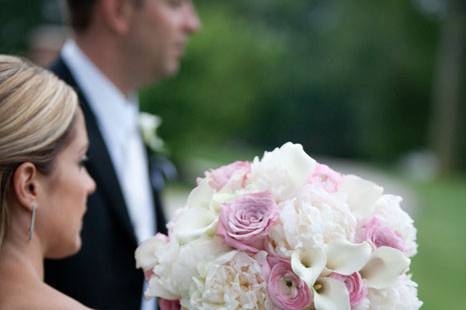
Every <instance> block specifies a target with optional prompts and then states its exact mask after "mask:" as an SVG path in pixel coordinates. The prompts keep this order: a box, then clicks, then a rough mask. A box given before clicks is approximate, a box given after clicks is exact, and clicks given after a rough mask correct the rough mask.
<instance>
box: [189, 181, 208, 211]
mask: <svg viewBox="0 0 466 310" xmlns="http://www.w3.org/2000/svg"><path fill="white" fill-rule="evenodd" d="M213 194H214V190H213V189H212V188H211V187H210V186H209V183H208V182H207V180H206V179H201V181H200V183H199V185H198V186H196V187H195V188H194V189H193V190H192V191H191V193H189V196H188V199H187V202H186V206H187V207H188V208H208V207H209V205H210V201H211V199H212V195H213Z"/></svg>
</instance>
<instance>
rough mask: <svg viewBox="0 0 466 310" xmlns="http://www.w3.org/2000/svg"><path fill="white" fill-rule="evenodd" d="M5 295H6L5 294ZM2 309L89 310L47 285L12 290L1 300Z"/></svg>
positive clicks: (0, 306)
mask: <svg viewBox="0 0 466 310" xmlns="http://www.w3.org/2000/svg"><path fill="white" fill-rule="evenodd" d="M3 297H5V296H3ZM0 309H11V310H23V309H24V310H26V309H27V310H42V309H44V310H45V309H47V310H62V309H76V310H89V308H87V307H86V306H84V305H83V304H81V303H79V302H78V301H76V300H74V299H73V298H71V297H69V296H66V295H65V294H63V293H61V292H59V291H57V290H55V289H54V288H52V287H50V286H48V285H46V284H45V283H44V284H43V285H39V286H37V287H35V288H34V289H32V288H31V289H24V290H20V291H18V292H11V294H9V295H8V297H7V298H2V300H1V301H0Z"/></svg>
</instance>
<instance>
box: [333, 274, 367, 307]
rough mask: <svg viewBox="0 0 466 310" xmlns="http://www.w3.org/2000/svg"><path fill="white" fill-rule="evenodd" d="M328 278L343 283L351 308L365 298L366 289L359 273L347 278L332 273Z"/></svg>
mask: <svg viewBox="0 0 466 310" xmlns="http://www.w3.org/2000/svg"><path fill="white" fill-rule="evenodd" d="M330 277H331V278H334V279H336V280H339V281H342V282H344V283H345V285H346V288H347V289H348V294H349V297H350V304H351V305H352V306H354V305H357V304H359V303H360V302H361V301H362V300H363V299H364V298H365V297H366V296H367V288H366V287H364V285H363V281H362V277H361V274H360V273H359V272H355V273H353V274H351V275H349V276H344V275H341V274H338V273H332V274H331V275H330Z"/></svg>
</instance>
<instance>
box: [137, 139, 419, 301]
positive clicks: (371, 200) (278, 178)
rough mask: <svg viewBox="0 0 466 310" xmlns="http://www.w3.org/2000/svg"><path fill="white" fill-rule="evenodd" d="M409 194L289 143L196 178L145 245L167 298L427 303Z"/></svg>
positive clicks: (149, 269) (148, 269)
mask: <svg viewBox="0 0 466 310" xmlns="http://www.w3.org/2000/svg"><path fill="white" fill-rule="evenodd" d="M400 202H401V198H400V197H398V196H392V195H387V194H383V189H382V188H381V187H379V186H377V185H376V184H374V183H371V182H369V181H366V180H364V179H361V178H359V177H357V176H354V175H342V174H340V173H338V172H336V171H334V170H332V169H330V168H329V167H327V166H325V165H323V164H319V163H317V162H316V161H315V160H313V159H312V158H311V157H309V156H308V155H307V154H306V153H305V152H304V151H303V148H302V146H301V145H299V144H292V143H286V144H285V145H283V146H282V147H280V148H277V149H275V150H274V151H272V152H266V153H265V154H264V156H263V157H262V159H259V158H255V159H254V161H253V162H234V163H232V164H229V165H226V166H223V167H220V168H218V169H215V170H211V171H208V172H206V173H205V177H203V178H200V179H199V180H198V185H197V187H196V188H195V189H194V190H193V191H192V192H191V193H190V195H189V197H188V199H187V202H186V206H185V207H184V208H182V209H180V210H179V212H178V213H177V215H176V216H175V217H174V219H173V220H172V221H171V222H170V223H169V224H168V228H169V235H168V236H165V235H161V234H158V235H156V236H155V237H153V238H152V239H150V240H147V241H146V242H144V243H143V244H141V245H140V246H139V248H138V249H137V250H136V254H135V256H136V261H137V266H138V267H139V268H142V269H143V270H144V271H145V274H146V278H147V280H148V282H149V283H148V284H149V285H148V289H147V291H146V292H145V295H146V297H155V296H156V297H159V301H160V307H161V309H162V310H163V309H203V310H204V309H205V310H207V309H226V310H229V309H232V310H233V309H317V310H324V309H335V310H344V309H397V310H399V309H418V308H419V307H420V306H421V304H422V303H421V302H420V301H419V300H418V298H417V288H416V287H417V285H416V283H415V282H413V281H412V280H411V277H410V275H409V274H408V273H407V272H408V271H409V265H410V257H412V256H413V255H414V254H415V253H416V247H417V245H416V230H415V228H414V226H413V220H412V219H411V218H410V217H409V215H408V214H407V213H405V212H404V211H403V210H402V209H401V208H400Z"/></svg>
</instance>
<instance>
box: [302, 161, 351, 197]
mask: <svg viewBox="0 0 466 310" xmlns="http://www.w3.org/2000/svg"><path fill="white" fill-rule="evenodd" d="M342 181H343V177H342V175H341V174H340V173H338V172H336V171H334V170H332V169H330V168H329V167H328V166H326V165H323V164H317V165H316V167H315V169H314V171H313V172H312V174H311V176H310V178H309V182H310V183H311V184H319V185H321V186H322V187H323V188H324V189H325V190H326V191H327V192H329V193H335V192H337V191H338V189H339V187H340V184H341V182H342Z"/></svg>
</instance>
